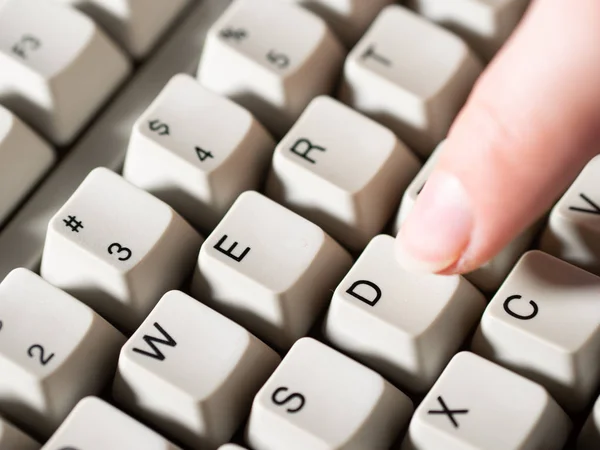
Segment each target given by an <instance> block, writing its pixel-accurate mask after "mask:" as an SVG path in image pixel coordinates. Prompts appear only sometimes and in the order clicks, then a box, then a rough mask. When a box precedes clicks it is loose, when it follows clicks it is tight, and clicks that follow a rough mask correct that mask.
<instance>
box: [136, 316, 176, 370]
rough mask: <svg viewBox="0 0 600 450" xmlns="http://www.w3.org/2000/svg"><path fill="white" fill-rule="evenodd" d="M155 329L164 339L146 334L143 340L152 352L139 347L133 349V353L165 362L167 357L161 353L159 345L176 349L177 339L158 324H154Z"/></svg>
mask: <svg viewBox="0 0 600 450" xmlns="http://www.w3.org/2000/svg"><path fill="white" fill-rule="evenodd" d="M154 328H156V329H157V330H158V331H159V332H160V334H162V336H163V338H164V339H161V338H157V337H154V336H150V335H148V334H145V335H144V337H143V339H144V342H146V344H148V346H149V347H150V348H151V352H150V351H146V350H142V349H140V348H137V347H136V348H133V351H134V352H136V353H139V354H140V355H144V356H149V357H150V358H154V359H158V360H159V361H164V360H165V355H164V354H163V352H161V351H160V348H158V345H157V344H162V345H166V346H168V347H176V346H177V342H175V339H173V338H172V337H171V335H170V334H169V333H167V332H166V331H165V329H164V328H163V327H161V326H160V324H159V323H158V322H154Z"/></svg>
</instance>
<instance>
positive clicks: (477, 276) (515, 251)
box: [392, 141, 539, 293]
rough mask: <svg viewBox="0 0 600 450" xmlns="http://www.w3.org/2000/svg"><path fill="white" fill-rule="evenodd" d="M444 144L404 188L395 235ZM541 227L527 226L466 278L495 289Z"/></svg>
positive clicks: (488, 288) (487, 291)
mask: <svg viewBox="0 0 600 450" xmlns="http://www.w3.org/2000/svg"><path fill="white" fill-rule="evenodd" d="M442 146H443V141H442V143H440V144H439V145H438V147H437V148H436V149H435V151H434V152H433V153H432V154H431V156H430V157H429V159H427V162H426V163H425V165H424V166H423V168H422V169H421V171H420V172H419V173H418V174H417V176H416V177H415V178H414V179H413V181H412V182H411V183H410V185H409V186H408V188H407V189H406V190H405V191H404V195H403V196H402V201H401V203H400V208H399V209H398V212H397V214H396V218H395V220H394V223H393V226H392V233H393V234H394V235H396V234H398V231H399V230H400V227H401V226H402V224H403V223H404V221H405V220H406V218H407V217H408V213H409V212H410V210H411V209H412V207H413V205H414V204H415V202H416V201H417V197H418V196H419V194H420V193H421V190H422V189H423V187H425V182H426V181H427V179H428V178H429V175H431V172H433V169H434V167H435V165H436V163H437V159H438V157H439V155H440V152H441V150H442ZM538 229H539V225H538V224H535V225H532V226H530V227H529V228H527V229H526V230H525V231H523V232H522V233H521V234H520V235H519V236H517V237H516V238H514V239H513V240H512V241H511V242H510V243H509V244H508V245H506V246H505V247H504V248H503V249H502V250H501V251H500V252H499V253H498V254H497V255H496V256H495V257H494V258H492V259H491V260H489V261H488V262H486V263H485V264H483V265H482V266H481V267H479V269H476V270H474V271H473V272H469V273H467V274H465V275H464V276H465V278H466V279H467V280H469V281H470V282H471V283H473V284H474V285H475V286H477V287H478V288H479V289H481V290H482V291H483V292H485V293H493V292H495V291H496V290H497V289H498V288H499V287H500V285H501V284H502V282H503V281H504V280H505V279H506V276H507V275H508V274H509V273H510V271H511V270H512V268H513V267H514V266H515V264H516V262H517V261H518V260H519V258H520V257H521V256H522V255H523V253H525V251H526V250H527V249H528V248H529V247H530V245H531V242H532V241H533V238H534V237H535V234H536V232H537V230H538Z"/></svg>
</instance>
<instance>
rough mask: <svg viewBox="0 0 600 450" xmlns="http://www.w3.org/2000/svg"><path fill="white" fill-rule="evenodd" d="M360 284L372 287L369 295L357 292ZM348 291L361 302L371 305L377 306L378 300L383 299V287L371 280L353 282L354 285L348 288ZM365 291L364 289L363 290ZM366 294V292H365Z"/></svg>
mask: <svg viewBox="0 0 600 450" xmlns="http://www.w3.org/2000/svg"><path fill="white" fill-rule="evenodd" d="M359 286H368V287H369V288H370V293H371V295H369V296H368V297H366V296H364V295H362V294H359V293H358V292H356V288H357V287H359ZM346 293H348V294H350V295H351V296H352V297H354V298H357V299H358V300H360V301H361V302H364V303H366V304H367V305H369V306H375V305H376V304H377V302H378V301H379V300H380V299H381V289H379V286H377V285H376V284H375V283H373V282H372V281H369V280H358V281H355V282H354V283H352V286H350V287H349V288H348V290H347V291H346ZM363 293H364V290H363ZM365 295H366V293H365Z"/></svg>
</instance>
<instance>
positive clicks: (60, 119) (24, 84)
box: [0, 0, 131, 145]
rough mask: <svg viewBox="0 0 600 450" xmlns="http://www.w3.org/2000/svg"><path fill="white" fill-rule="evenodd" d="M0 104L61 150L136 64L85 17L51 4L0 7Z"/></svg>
mask: <svg viewBox="0 0 600 450" xmlns="http://www.w3.org/2000/svg"><path fill="white" fill-rule="evenodd" d="M0 66H1V67H2V70H1V71H0V103H2V104H3V105H4V106H7V107H8V108H9V109H11V110H12V111H13V112H14V113H16V114H17V115H18V116H19V117H20V118H21V119H23V120H24V121H25V122H27V123H29V124H30V125H32V126H33V127H34V128H35V129H36V131H39V132H40V133H42V134H43V135H44V136H45V137H46V138H47V139H49V140H50V141H51V142H52V143H54V144H56V145H66V144H68V143H69V142H71V141H72V140H73V138H74V137H75V136H76V135H77V133H78V132H79V131H80V130H81V129H82V127H83V126H84V125H85V124H86V123H87V122H88V120H89V119H91V117H92V116H93V115H94V113H95V112H96V111H97V110H98V109H99V108H100V106H101V105H102V104H103V103H104V102H105V101H106V100H107V98H108V97H109V96H110V94H112V93H113V92H114V91H115V89H116V88H117V87H118V86H119V85H120V84H121V82H122V81H123V80H124V79H125V77H126V76H127V75H128V74H129V72H130V70H131V67H130V66H131V65H130V62H129V61H128V59H127V58H126V57H125V55H124V54H123V53H122V52H121V50H120V49H119V48H118V47H117V46H116V45H115V44H114V43H113V42H112V41H111V40H110V39H109V38H108V37H107V36H106V35H105V34H104V32H103V31H102V30H101V29H100V28H99V27H98V26H97V25H96V24H95V23H94V22H93V21H92V20H91V19H89V18H88V17H86V16H85V15H84V14H83V13H81V12H79V11H76V10H74V9H72V8H69V7H67V6H65V5H61V4H59V3H57V2H54V1H48V0H5V1H4V2H3V3H1V4H0Z"/></svg>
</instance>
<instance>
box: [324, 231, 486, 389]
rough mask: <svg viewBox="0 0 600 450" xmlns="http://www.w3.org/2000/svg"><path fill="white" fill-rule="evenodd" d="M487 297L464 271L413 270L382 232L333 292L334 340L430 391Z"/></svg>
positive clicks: (329, 325) (392, 376) (329, 330)
mask: <svg viewBox="0 0 600 450" xmlns="http://www.w3.org/2000/svg"><path fill="white" fill-rule="evenodd" d="M485 306H486V300H485V297H484V296H483V295H482V294H481V293H480V292H478V291H477V289H475V288H474V287H473V286H472V285H471V284H470V283H469V282H468V281H466V280H465V279H464V278H463V277H461V276H459V275H454V276H440V275H430V274H418V273H409V272H406V271H405V270H404V269H403V268H402V267H400V265H399V264H398V263H397V261H396V258H395V255H394V238H392V237H391V236H387V235H380V236H377V237H375V238H374V239H373V240H372V241H371V242H370V243H369V245H368V246H367V248H366V249H365V250H364V251H363V253H362V254H361V256H360V257H359V258H358V260H357V261H356V263H355V264H354V266H353V267H352V269H350V271H349V272H348V274H347V275H346V277H345V278H344V279H343V280H342V282H341V283H340V285H339V286H338V287H337V289H336V290H335V292H334V294H333V300H332V301H331V305H330V307H329V311H328V313H327V318H326V320H325V325H324V331H325V336H326V338H327V339H328V341H329V342H331V343H332V344H333V345H334V346H336V347H337V348H339V349H341V350H342V351H344V352H345V353H346V354H349V355H350V356H352V357H354V358H356V359H357V360H359V361H361V362H362V363H364V364H366V365H368V366H370V367H372V368H373V369H374V370H376V371H377V372H379V373H381V374H382V375H384V376H385V377H386V378H387V379H389V380H390V381H393V382H394V383H396V384H397V385H398V386H401V387H403V388H406V389H407V390H409V391H412V392H425V391H426V390H427V389H429V388H430V387H431V385H433V383H434V381H435V380H436V379H437V377H438V376H439V374H440V373H441V372H442V370H443V369H444V367H445V366H446V364H447V363H448V361H450V358H452V356H453V355H454V353H455V352H456V351H457V350H458V348H459V347H460V345H461V344H462V343H463V341H464V340H465V339H466V338H467V336H468V334H469V332H470V331H471V330H472V329H473V328H474V327H475V325H476V324H477V321H478V320H479V317H480V316H481V314H482V313H483V310H484V308H485Z"/></svg>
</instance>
